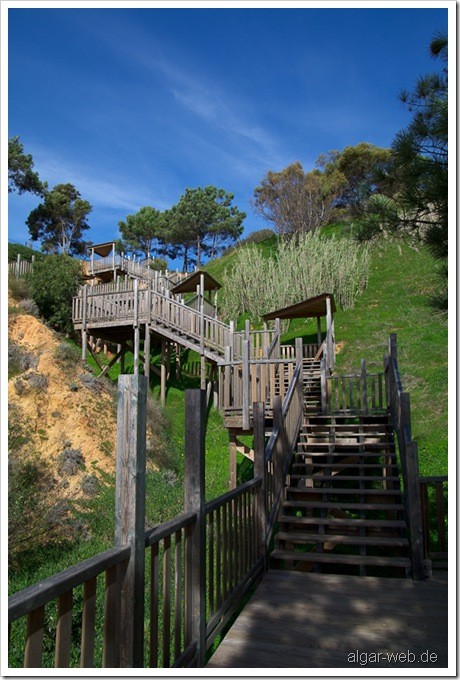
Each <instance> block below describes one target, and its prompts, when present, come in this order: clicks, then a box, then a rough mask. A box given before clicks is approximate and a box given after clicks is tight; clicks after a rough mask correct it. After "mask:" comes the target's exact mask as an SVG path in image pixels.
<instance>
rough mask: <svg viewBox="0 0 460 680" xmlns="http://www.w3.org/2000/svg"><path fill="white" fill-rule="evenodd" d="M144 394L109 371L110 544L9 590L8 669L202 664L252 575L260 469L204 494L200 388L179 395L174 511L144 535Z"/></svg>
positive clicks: (256, 560) (143, 382) (257, 561)
mask: <svg viewBox="0 0 460 680" xmlns="http://www.w3.org/2000/svg"><path fill="white" fill-rule="evenodd" d="M146 393H147V379H146V378H145V376H132V375H123V376H120V378H119V388H118V443H117V465H116V493H115V496H116V502H115V542H116V543H117V546H116V547H115V548H112V549H111V550H108V551H106V552H104V553H101V554H100V555H97V556H96V557H93V558H91V559H89V560H86V561H84V562H81V563H80V564H78V565H75V566H73V567H70V568H69V569H66V570H65V571H63V572H61V573H59V574H56V575H54V576H52V577H50V578H49V579H46V580H45V581H42V582H41V583H38V584H37V585H34V586H31V587H30V588H26V589H25V590H23V591H21V592H19V593H16V594H14V595H12V596H11V597H10V598H9V602H8V615H9V623H10V629H11V635H10V640H11V642H10V648H9V663H10V666H11V667H18V666H20V665H21V663H23V665H24V666H25V667H27V668H30V667H40V666H42V665H44V666H46V667H50V666H53V665H54V666H55V667H59V668H67V667H77V666H78V665H80V667H85V668H91V667H98V666H99V667H124V668H125V667H134V668H138V667H143V666H147V667H148V666H150V667H161V668H168V667H190V666H200V667H202V666H204V665H205V654H206V650H207V649H209V647H210V646H211V644H212V642H213V641H214V639H215V638H216V636H217V635H218V634H219V632H220V631H221V630H222V629H223V627H224V626H225V625H226V623H227V622H228V620H229V618H230V617H231V616H232V614H233V613H234V612H235V611H236V609H237V608H238V607H239V606H240V602H241V597H242V596H243V595H244V594H245V592H246V591H247V590H248V589H249V588H250V587H251V586H252V585H253V584H254V583H255V582H256V580H257V579H258V578H259V577H260V576H261V574H262V573H263V570H264V566H265V563H266V555H265V543H264V541H262V540H261V537H262V533H261V527H262V526H264V524H263V518H262V517H261V514H260V513H261V512H262V508H263V507H264V501H263V498H262V493H263V490H264V486H263V477H264V475H263V474H262V475H260V476H256V477H255V478H254V479H252V480H251V481H249V482H247V483H246V484H244V485H242V486H240V487H238V488H236V489H234V490H232V491H230V492H228V493H225V494H224V495H222V496H220V497H219V498H216V499H214V500H212V501H208V502H205V498H204V488H205V483H204V482H205V479H204V465H205V450H204V430H205V419H206V393H205V391H204V390H187V392H186V427H185V432H186V437H185V494H184V512H183V514H182V515H180V516H179V517H176V518H174V519H173V520H170V521H169V522H165V523H164V524H161V525H159V526H157V527H155V528H154V529H152V530H151V531H148V532H145V530H144V522H145V437H146V432H145V427H146V420H145V412H146ZM262 462H263V455H262ZM259 468H260V462H259ZM104 574H105V590H104V592H103V593H102V589H103V584H101V583H100V582H99V581H100V580H101V579H103V578H104ZM98 579H99V580H98ZM78 589H80V590H81V591H82V594H80V591H79V590H78ZM145 593H147V594H148V597H147V600H146V598H145V595H144V594H145ZM102 600H103V601H102ZM56 601H57V602H56ZM145 601H147V605H146V608H145V609H144V602H145ZM50 606H54V607H55V610H56V609H57V623H56V624H55V625H54V627H53V624H52V623H51V622H52V620H53V618H55V615H54V616H53V613H52V611H51V610H50V609H49V608H50ZM45 607H47V610H46V616H45ZM18 626H19V627H21V626H22V628H23V629H24V632H23V634H22V635H21V633H20V632H19V633H18V630H17V628H18ZM144 630H145V631H146V632H147V635H146V636H145V637H144ZM44 642H45V643H46V645H45V646H46V653H45V654H43V649H44ZM77 657H78V658H77Z"/></svg>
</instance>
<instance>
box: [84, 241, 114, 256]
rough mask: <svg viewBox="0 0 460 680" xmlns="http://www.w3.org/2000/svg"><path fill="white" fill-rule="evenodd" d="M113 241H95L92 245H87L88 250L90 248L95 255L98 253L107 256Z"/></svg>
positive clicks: (111, 248)
mask: <svg viewBox="0 0 460 680" xmlns="http://www.w3.org/2000/svg"><path fill="white" fill-rule="evenodd" d="M114 245H115V241H108V242H107V243H97V244H95V245H92V246H88V250H92V251H93V252H94V253H95V255H100V256H101V257H107V256H108V255H110V253H111V252H112V250H113V247H114Z"/></svg>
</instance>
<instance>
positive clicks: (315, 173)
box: [252, 161, 345, 236]
mask: <svg viewBox="0 0 460 680" xmlns="http://www.w3.org/2000/svg"><path fill="white" fill-rule="evenodd" d="M344 182H345V178H344V176H343V175H342V174H341V173H340V172H338V171H336V170H335V169H333V168H331V169H330V171H329V172H328V173H325V172H321V171H320V170H319V169H315V170H312V171H311V172H305V171H304V169H303V167H302V164H301V163H300V162H299V161H297V162H295V163H291V165H288V166H287V167H286V168H284V169H283V170H281V171H280V172H273V171H271V170H270V171H269V172H267V174H266V175H265V177H264V178H263V179H262V182H261V184H260V186H258V187H256V189H255V190H254V198H253V201H252V204H253V206H254V210H255V212H256V213H258V214H259V215H262V216H263V217H265V219H267V220H269V221H270V222H273V224H274V225H275V227H276V230H277V232H278V233H279V234H280V235H282V236H288V235H292V234H302V233H307V232H309V231H313V230H315V229H317V228H318V227H320V226H322V225H323V224H327V223H328V221H329V219H330V217H331V214H332V211H333V208H334V204H335V201H336V200H337V198H338V196H339V195H340V193H341V191H342V189H343V186H344Z"/></svg>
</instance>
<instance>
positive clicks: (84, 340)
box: [81, 286, 88, 364]
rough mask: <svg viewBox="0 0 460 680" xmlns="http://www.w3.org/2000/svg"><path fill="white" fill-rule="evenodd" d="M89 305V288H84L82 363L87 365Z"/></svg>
mask: <svg viewBox="0 0 460 680" xmlns="http://www.w3.org/2000/svg"><path fill="white" fill-rule="evenodd" d="M87 303H88V287H87V286H83V309H82V331H81V362H82V364H85V363H86V346H87V338H86V314H87V310H86V307H87Z"/></svg>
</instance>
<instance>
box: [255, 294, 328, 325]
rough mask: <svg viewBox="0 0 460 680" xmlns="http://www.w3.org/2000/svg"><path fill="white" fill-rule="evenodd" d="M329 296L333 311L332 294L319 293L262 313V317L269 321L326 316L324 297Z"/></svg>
mask: <svg viewBox="0 0 460 680" xmlns="http://www.w3.org/2000/svg"><path fill="white" fill-rule="evenodd" d="M328 297H329V298H331V312H332V313H334V312H335V309H336V307H335V301H334V296H333V295H332V294H331V293H321V295H317V296H316V297H312V298H308V300H302V302H297V303H296V304H295V305H290V306H289V307H283V308H282V309H277V310H275V311H274V312H268V314H264V315H263V316H262V319H264V321H270V320H271V319H308V318H310V317H319V316H326V298H328Z"/></svg>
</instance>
